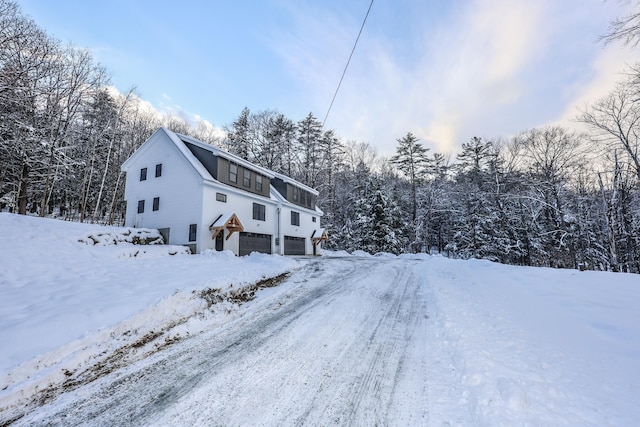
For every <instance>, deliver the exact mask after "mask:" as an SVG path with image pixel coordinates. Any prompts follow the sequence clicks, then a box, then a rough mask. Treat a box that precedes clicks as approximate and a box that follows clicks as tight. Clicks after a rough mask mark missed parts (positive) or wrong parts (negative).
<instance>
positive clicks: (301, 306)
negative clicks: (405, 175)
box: [16, 258, 426, 426]
mask: <svg viewBox="0 0 640 427" xmlns="http://www.w3.org/2000/svg"><path fill="white" fill-rule="evenodd" d="M411 264H412V262H409V261H403V260H399V259H392V260H384V259H371V258H365V259H357V258H356V259H354V258H346V259H320V260H313V261H310V262H309V264H308V265H307V266H306V268H305V269H304V270H303V271H300V272H298V273H296V274H294V275H293V276H292V277H291V278H290V280H292V281H294V282H296V281H297V282H299V283H298V284H294V285H293V286H292V287H291V288H290V289H287V290H286V291H283V292H282V293H281V294H279V295H278V296H277V297H276V298H271V299H267V300H265V301H262V302H258V303H257V304H256V305H253V306H250V307H248V309H247V310H246V311H243V314H242V315H241V316H240V317H239V318H237V319H235V320H233V321H231V322H229V323H228V324H225V325H223V326H221V327H220V328H217V329H216V330H215V331H213V332H212V333H210V334H208V335H207V334H204V335H202V336H198V337H193V338H191V339H189V340H186V341H185V342H184V344H181V345H179V346H177V347H176V348H172V349H167V351H166V352H161V353H158V354H156V355H155V356H153V357H152V358H150V359H148V360H146V361H143V362H141V363H139V364H137V365H134V366H131V367H129V368H127V369H125V370H123V371H122V372H116V373H114V374H112V375H110V376H109V377H105V378H103V379H102V380H100V381H98V382H96V383H94V384H90V385H88V386H86V387H83V388H82V389H79V390H77V391H75V392H73V393H70V394H69V395H67V396H65V395H63V396H61V398H60V399H58V401H55V402H52V404H50V405H47V406H46V407H43V408H40V410H38V411H36V412H35V413H33V414H30V415H29V416H27V417H25V419H23V420H20V421H19V422H18V423H16V425H65V426H67V425H84V424H93V425H96V424H98V425H116V424H117V425H193V424H200V425H202V424H205V425H242V424H252V425H256V424H259V425H301V424H314V425H316V424H330V423H332V424H342V425H376V424H377V425H382V424H393V420H389V419H388V418H387V416H388V414H389V411H390V408H391V406H392V405H396V406H397V404H396V403H394V402H396V401H397V400H398V399H400V400H402V399H403V397H402V396H400V397H398V396H397V394H398V389H397V387H396V386H397V385H398V381H399V379H400V378H403V379H404V381H405V382H406V381H407V380H408V381H413V379H412V378H407V376H408V375H407V372H408V371H405V368H406V367H405V366H404V363H405V354H406V352H407V346H408V344H409V340H410V339H411V338H412V337H413V336H414V335H415V334H416V328H417V327H418V325H422V323H420V322H418V321H417V320H416V319H418V318H422V316H423V314H422V313H420V311H421V310H424V307H425V306H424V301H423V300H422V299H421V297H420V295H419V292H418V291H419V288H420V286H421V282H420V281H418V280H417V279H416V278H415V277H414V276H413V273H412V270H413V269H412V268H411ZM408 363H413V362H411V361H410V362H408ZM418 409H419V410H422V409H424V411H426V408H422V409H421V408H418ZM395 412H396V413H398V412H399V411H398V410H397V409H395ZM396 421H397V420H396Z"/></svg>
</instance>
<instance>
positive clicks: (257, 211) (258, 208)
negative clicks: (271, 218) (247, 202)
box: [253, 203, 265, 221]
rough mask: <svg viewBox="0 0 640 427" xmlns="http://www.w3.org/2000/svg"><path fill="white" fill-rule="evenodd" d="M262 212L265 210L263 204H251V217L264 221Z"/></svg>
mask: <svg viewBox="0 0 640 427" xmlns="http://www.w3.org/2000/svg"><path fill="white" fill-rule="evenodd" d="M264 212H265V210H264V205H261V204H259V203H254V204H253V219H257V220H260V221H264V219H265V214H264Z"/></svg>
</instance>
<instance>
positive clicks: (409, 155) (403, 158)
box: [391, 132, 430, 221]
mask: <svg viewBox="0 0 640 427" xmlns="http://www.w3.org/2000/svg"><path fill="white" fill-rule="evenodd" d="M397 141H398V147H397V149H396V155H395V156H393V157H392V158H391V163H392V164H394V165H395V166H396V167H397V168H398V170H400V171H401V172H402V173H403V174H404V175H405V176H406V177H407V178H408V179H409V183H410V184H411V200H412V205H411V217H412V218H411V219H412V220H413V221H415V219H416V208H417V200H416V189H417V186H418V184H419V183H420V182H421V180H422V179H424V177H425V176H426V174H427V173H428V172H429V166H430V159H429V158H428V157H427V152H428V151H429V149H428V148H424V147H423V146H422V144H420V143H419V142H418V138H416V137H415V136H414V135H413V134H412V133H411V132H409V133H407V134H406V135H405V136H404V137H402V138H400V139H398V140H397Z"/></svg>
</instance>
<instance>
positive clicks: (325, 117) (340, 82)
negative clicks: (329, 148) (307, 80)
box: [322, 0, 373, 128]
mask: <svg viewBox="0 0 640 427" xmlns="http://www.w3.org/2000/svg"><path fill="white" fill-rule="evenodd" d="M371 6H373V0H371V3H370V4H369V9H367V14H366V15H365V16H364V20H363V21H362V26H361V27H360V32H358V37H356V41H355V43H354V44H353V49H351V54H350V55H349V59H348V60H347V64H346V65H345V66H344V71H342V77H340V81H339V82H338V87H337V88H336V91H335V93H334V94H333V99H332V100H331V104H329V109H328V110H327V114H325V116H324V120H323V121H322V127H323V128H324V124H325V122H326V121H327V117H329V112H330V111H331V107H333V102H334V101H335V100H336V96H338V91H339V90H340V85H341V84H342V80H343V79H344V75H345V74H346V73H347V68H349V63H350V62H351V57H352V56H353V52H355V50H356V46H357V45H358V40H360V34H362V30H363V29H364V24H365V23H366V22H367V17H368V16H369V12H371Z"/></svg>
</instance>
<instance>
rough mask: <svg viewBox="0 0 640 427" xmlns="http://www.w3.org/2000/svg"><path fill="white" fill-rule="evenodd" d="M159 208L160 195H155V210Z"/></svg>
mask: <svg viewBox="0 0 640 427" xmlns="http://www.w3.org/2000/svg"><path fill="white" fill-rule="evenodd" d="M158 209H160V197H154V198H153V210H154V211H157V210H158Z"/></svg>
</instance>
